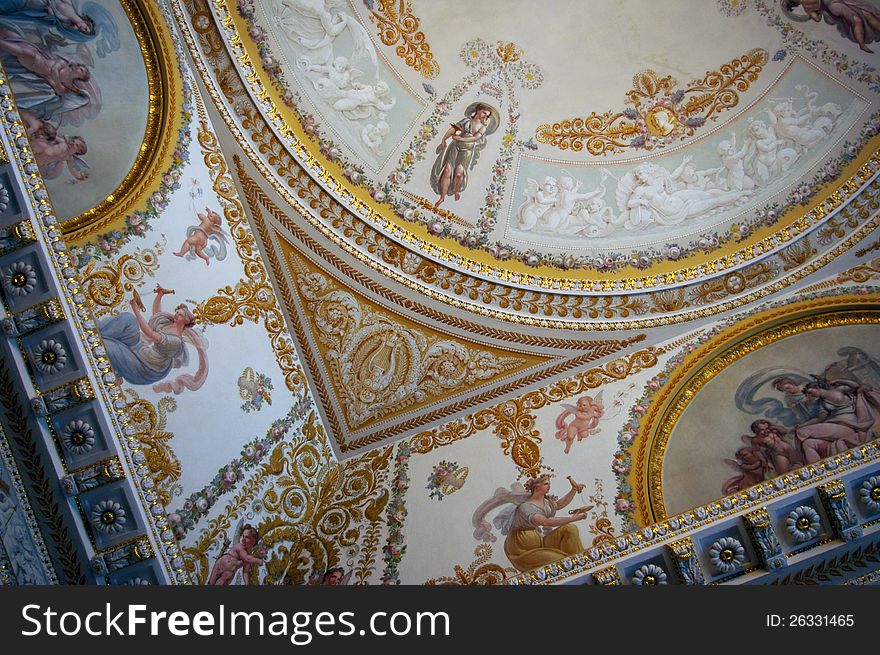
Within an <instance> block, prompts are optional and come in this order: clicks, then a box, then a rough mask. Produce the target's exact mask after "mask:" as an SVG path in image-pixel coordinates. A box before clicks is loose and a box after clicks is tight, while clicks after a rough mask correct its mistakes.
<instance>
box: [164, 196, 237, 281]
mask: <svg viewBox="0 0 880 655" xmlns="http://www.w3.org/2000/svg"><path fill="white" fill-rule="evenodd" d="M196 216H198V218H199V224H198V225H191V226H189V227H188V228H187V230H186V239H184V241H183V244H182V245H181V246H180V250H178V251H177V252H176V253H174V254H175V255H176V256H177V257H183V256H186V258H187V259H195V258H196V257H199V258H201V259H204V260H205V265H207V266H210V265H211V257H216V258H217V259H218V260H221V261H222V260H223V259H225V258H226V241H227V239H226V232H224V230H223V228H222V227H220V226H221V224H222V222H223V219H222V218H221V217H220V214H218V213H217V212H215V211H214V210H213V209H210V208H209V207H205V213H202V212H197V213H196ZM208 241H214V244H213V245H211V247H208ZM206 249H207V253H206V252H205V250H206Z"/></svg>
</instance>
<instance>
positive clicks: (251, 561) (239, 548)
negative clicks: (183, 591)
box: [208, 520, 265, 585]
mask: <svg viewBox="0 0 880 655" xmlns="http://www.w3.org/2000/svg"><path fill="white" fill-rule="evenodd" d="M224 537H225V539H226V543H225V545H224V548H223V553H222V554H221V555H220V557H218V558H217V561H216V562H214V566H213V568H212V569H211V575H210V576H208V584H209V585H228V584H231V583H232V581H233V579H234V578H235V577H236V574H237V573H238V572H239V571H241V572H242V578H243V580H245V581H247V580H249V579H250V577H251V576H250V573H251V567H252V566H262V565H263V564H265V561H264V560H263V559H262V558H263V557H265V548H263V546H262V545H261V542H262V539H261V538H260V533H259V532H257V529H256V528H255V527H254V526H252V525H251V524H250V523H247V524H245V523H244V521H243V520H242V521H239V523H238V526H237V527H236V529H235V543H233V544H231V545H230V542H229V537H228V536H227V535H224Z"/></svg>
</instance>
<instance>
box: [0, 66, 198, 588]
mask: <svg viewBox="0 0 880 655" xmlns="http://www.w3.org/2000/svg"><path fill="white" fill-rule="evenodd" d="M0 96H2V100H3V102H4V103H5V105H4V106H8V107H13V105H14V100H13V96H12V90H11V88H10V87H9V85H8V82H7V81H6V80H5V79H0ZM2 123H3V129H4V131H5V133H6V137H7V139H8V141H9V143H11V144H12V148H13V154H14V159H15V163H16V165H17V167H18V171H19V174H20V175H21V178H22V179H23V180H24V181H25V183H26V186H25V189H24V191H25V195H26V201H27V203H28V206H29V211H30V212H31V215H32V216H33V219H34V227H35V232H39V236H40V238H41V240H42V242H43V244H44V245H45V254H46V255H47V263H48V264H49V266H50V270H51V271H52V273H53V275H54V276H55V278H56V283H57V284H58V288H59V293H60V294H61V295H62V296H63V298H64V300H65V301H66V303H67V307H69V308H70V311H71V316H70V320H69V326H70V328H71V329H72V330H73V331H74V332H75V333H76V335H77V336H78V338H79V340H80V343H82V344H83V346H84V347H83V351H84V353H85V360H86V361H85V363H86V365H87V366H89V367H90V369H91V370H92V371H94V372H95V375H96V380H97V381H98V388H97V389H94V388H93V387H92V385H91V384H90V383H89V381H88V379H87V378H80V379H78V380H75V381H73V382H72V383H68V384H67V385H63V387H61V388H57V389H51V390H48V391H45V392H43V393H42V394H38V395H37V396H36V397H35V398H32V399H31V406H32V408H33V409H34V410H35V411H39V412H43V413H47V412H53V411H60V409H63V408H65V407H69V406H72V405H73V404H77V403H78V402H81V401H82V400H85V399H86V398H89V397H91V398H94V399H96V400H100V401H101V402H102V404H103V406H104V408H105V409H106V411H107V412H108V414H109V417H110V422H111V424H112V425H113V429H114V430H115V432H116V436H117V439H118V440H119V443H120V444H122V445H123V446H124V447H123V448H122V452H123V453H124V455H125V461H126V464H127V467H128V469H127V470H129V471H131V472H132V473H133V475H132V477H133V478H134V479H136V481H137V483H136V484H133V485H132V488H133V490H134V493H135V496H136V497H137V498H138V500H139V502H140V504H141V507H142V508H143V510H144V513H145V515H146V517H147V526H148V528H149V530H150V531H151V534H152V536H153V538H154V539H155V541H156V543H158V544H162V548H160V549H159V550H158V555H157V559H158V560H159V561H160V562H161V563H162V565H163V567H164V568H165V571H166V573H167V574H168V576H169V578H170V579H172V580H174V581H175V582H178V583H186V582H187V577H186V574H185V572H184V570H183V560H182V559H181V558H180V557H179V552H180V551H179V549H178V546H177V542H176V541H175V539H174V536H173V534H172V533H171V531H170V530H168V529H167V527H168V520H167V517H166V515H165V508H164V507H163V506H162V504H161V503H160V502H159V501H158V496H157V494H156V493H155V491H154V490H153V489H152V484H153V481H152V478H151V477H150V475H149V470H148V469H147V467H146V466H144V465H142V464H141V462H140V460H139V457H140V452H139V451H140V447H139V445H138V444H137V442H136V440H135V438H134V436H133V432H132V431H131V430H128V429H127V426H128V424H129V417H128V415H127V413H126V411H125V403H124V401H123V399H122V398H121V391H120V389H119V387H118V386H117V385H116V384H115V381H116V375H115V374H114V373H112V371H108V370H107V369H109V368H110V367H111V364H110V361H109V359H108V357H107V355H106V350H105V348H104V345H103V341H102V339H101V335H100V333H99V332H98V329H97V325H96V323H95V322H94V320H93V318H92V314H91V308H90V307H89V304H88V299H87V298H86V297H85V295H84V294H82V293H81V291H82V287H81V280H80V278H79V272H78V271H77V270H76V268H74V266H73V261H72V259H71V256H70V254H69V252H68V250H67V247H66V245H65V242H64V240H63V239H62V234H61V230H60V229H59V225H58V220H57V218H56V217H55V216H54V213H53V210H52V205H51V203H50V202H49V198H48V193H47V192H46V190H45V186H44V184H43V181H42V178H41V176H40V174H39V169H38V167H37V165H36V161H35V159H34V156H33V151H32V149H31V148H30V146H29V144H27V141H26V139H21V138H18V137H21V136H22V135H24V134H25V133H26V132H25V129H24V126H23V124H22V122H21V119H20V116H18V114H17V112H16V110H15V109H14V108H13V109H7V110H6V111H5V112H4V113H3V114H2Z"/></svg>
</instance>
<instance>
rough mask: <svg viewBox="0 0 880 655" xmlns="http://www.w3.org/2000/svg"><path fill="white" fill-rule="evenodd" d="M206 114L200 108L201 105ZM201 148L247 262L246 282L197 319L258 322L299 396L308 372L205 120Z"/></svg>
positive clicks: (204, 307)
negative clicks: (293, 340) (300, 357)
mask: <svg viewBox="0 0 880 655" xmlns="http://www.w3.org/2000/svg"><path fill="white" fill-rule="evenodd" d="M199 111H200V113H201V111H202V110H201V106H200V107H199ZM198 139H199V145H200V146H201V148H202V155H203V156H204V160H205V164H206V165H207V166H208V169H209V170H210V175H211V180H212V181H213V188H214V192H215V193H216V194H217V196H218V197H219V198H221V199H222V200H223V204H224V207H223V214H224V216H225V217H226V222H227V225H229V232H230V234H231V236H232V240H233V241H234V242H235V249H236V252H237V253H238V256H239V257H240V258H241V259H242V261H243V263H244V272H245V276H246V277H245V278H242V279H241V280H239V281H238V282H237V283H236V285H235V286H234V287H232V286H226V287H223V288H222V289H220V290H219V291H218V292H217V295H215V296H212V297H210V298H208V299H207V300H205V301H204V302H202V303H198V304H197V305H196V307H195V309H194V311H193V314H195V316H196V318H197V319H198V320H199V321H202V322H203V323H208V324H214V325H219V324H227V323H228V324H229V325H231V326H233V327H234V326H236V325H241V324H242V323H244V321H245V320H247V321H251V322H253V323H259V322H260V321H261V320H262V322H263V326H264V327H265V328H266V331H267V332H268V333H269V340H270V342H271V344H272V350H273V352H274V353H275V359H276V360H277V362H278V366H279V367H280V368H281V371H282V372H283V373H284V382H285V384H286V385H287V388H288V389H290V391H292V392H294V393H299V392H301V391H303V389H305V380H304V378H303V371H302V368H300V366H299V364H298V363H297V357H296V352H295V351H294V349H293V344H292V342H291V340H290V337H289V335H288V334H287V328H286V327H285V325H284V318H283V316H282V315H281V310H280V309H279V308H278V302H277V300H276V299H275V294H274V292H273V291H272V286H271V282H270V281H269V274H268V273H267V272H266V268H265V266H263V262H262V260H261V259H260V255H259V252H258V251H257V248H256V242H255V240H254V236H253V234H251V232H250V230H249V229H248V228H247V221H246V220H245V218H244V211H243V209H242V206H241V202H239V200H238V196H237V192H236V190H235V183H234V182H233V180H232V178H231V177H230V175H229V167H228V166H227V164H226V158H225V157H224V156H223V151H222V149H221V148H220V145H219V144H218V142H217V137H216V136H215V135H214V134H213V132H211V130H210V128H209V127H208V123H207V121H206V120H205V119H204V118H202V120H201V121H200V123H199V131H198Z"/></svg>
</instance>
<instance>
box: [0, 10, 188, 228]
mask: <svg viewBox="0 0 880 655" xmlns="http://www.w3.org/2000/svg"><path fill="white" fill-rule="evenodd" d="M165 29H166V28H165V25H164V22H163V19H162V17H161V15H160V14H158V10H157V8H156V7H154V6H151V4H147V3H144V2H142V1H141V0H121V1H115V0H103V1H102V2H95V1H94V0H86V1H82V0H0V60H2V62H3V67H4V68H5V70H6V75H7V76H8V78H9V81H10V83H11V85H12V89H13V92H14V94H15V98H16V103H17V104H18V108H19V111H20V112H21V115H22V119H23V122H24V124H25V127H26V129H27V132H28V137H29V138H30V141H31V145H32V148H33V151H34V155H35V158H36V160H37V164H38V165H39V167H40V171H41V172H42V174H43V178H44V179H45V181H46V186H47V189H48V191H49V193H50V195H51V198H52V201H53V204H54V207H55V211H56V214H57V215H58V217H59V218H60V219H61V220H62V221H63V223H64V228H65V232H67V233H70V232H71V231H75V232H76V234H75V235H74V238H73V240H74V241H76V240H77V237H78V236H80V234H81V233H82V232H83V231H84V230H85V232H86V233H88V232H90V231H92V229H98V228H99V227H101V226H106V225H107V224H109V223H111V222H114V221H115V220H117V219H120V218H121V216H122V213H123V212H125V211H126V210H129V209H131V207H132V205H133V204H134V203H135V202H137V201H138V200H141V199H142V198H143V197H145V196H146V195H147V193H149V192H150V191H152V188H150V185H151V183H152V181H153V180H155V179H156V178H157V176H158V173H159V170H160V169H161V167H162V165H163V163H164V161H163V160H164V159H165V152H164V150H167V148H163V147H161V143H162V142H165V141H167V140H168V139H169V138H170V135H171V134H172V133H174V132H176V126H175V125H174V123H175V122H176V121H175V120H173V117H172V119H171V120H169V112H168V104H169V100H170V99H171V98H172V97H175V96H176V93H174V90H173V88H172V87H175V86H179V85H180V83H179V82H176V83H175V82H174V81H172V80H171V78H170V77H169V76H168V75H167V71H166V66H165V61H168V60H169V59H170V58H169V57H168V55H167V51H168V50H169V48H168V43H169V40H168V35H167V33H166V32H165ZM175 73H176V71H175ZM145 185H146V186H145Z"/></svg>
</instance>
